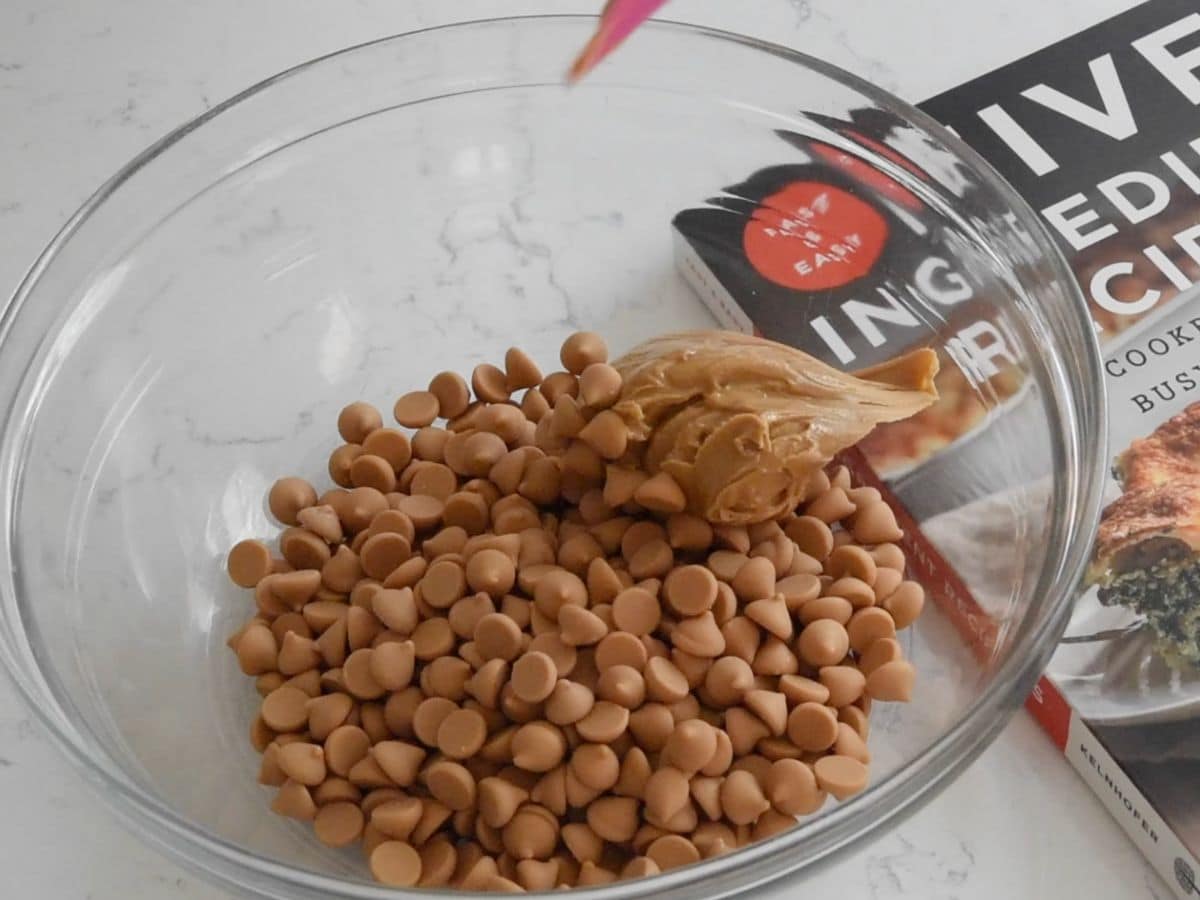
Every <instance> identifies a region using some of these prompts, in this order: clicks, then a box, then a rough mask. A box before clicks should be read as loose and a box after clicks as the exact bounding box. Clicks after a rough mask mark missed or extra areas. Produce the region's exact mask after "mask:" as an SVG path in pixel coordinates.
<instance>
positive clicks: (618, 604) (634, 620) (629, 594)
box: [589, 569, 711, 635]
mask: <svg viewBox="0 0 1200 900" xmlns="http://www.w3.org/2000/svg"><path fill="white" fill-rule="evenodd" d="M610 571H611V569H610ZM679 571H681V570H680V569H676V570H675V572H679ZM589 574H590V573H589ZM674 574H675V573H674V572H673V573H672V575H674ZM710 577H711V576H710ZM670 581H671V577H670V576H668V578H667V583H668V584H669V583H670ZM612 615H613V622H614V624H615V625H616V626H617V628H619V629H621V630H622V631H626V632H629V633H630V634H634V635H645V634H651V633H652V632H653V631H654V630H655V629H656V628H658V625H659V622H660V621H661V620H662V608H661V607H660V606H659V604H658V600H657V598H655V597H654V596H652V595H651V594H650V593H648V592H647V591H645V590H643V589H641V588H636V587H633V588H627V589H626V590H623V591H621V592H620V593H618V594H617V595H616V596H615V597H613V598H612Z"/></svg>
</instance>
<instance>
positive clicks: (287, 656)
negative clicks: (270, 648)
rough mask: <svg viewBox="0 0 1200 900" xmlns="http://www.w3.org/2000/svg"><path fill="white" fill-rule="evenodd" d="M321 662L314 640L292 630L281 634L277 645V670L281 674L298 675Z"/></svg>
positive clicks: (319, 652)
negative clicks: (281, 639) (281, 638)
mask: <svg viewBox="0 0 1200 900" xmlns="http://www.w3.org/2000/svg"><path fill="white" fill-rule="evenodd" d="M320 662H321V651H320V649H319V648H318V647H317V643H316V641H313V640H311V639H309V638H303V637H301V636H300V635H299V634H297V633H296V632H294V631H289V632H287V633H286V634H285V635H284V636H283V641H282V642H281V643H280V646H279V671H280V673H281V674H283V675H298V674H300V673H301V672H307V671H309V670H310V669H314V668H316V667H317V665H318V664H319V663H320Z"/></svg>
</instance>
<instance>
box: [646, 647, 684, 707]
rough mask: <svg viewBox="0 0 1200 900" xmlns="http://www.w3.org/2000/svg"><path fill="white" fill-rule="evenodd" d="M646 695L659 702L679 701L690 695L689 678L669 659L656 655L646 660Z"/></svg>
mask: <svg viewBox="0 0 1200 900" xmlns="http://www.w3.org/2000/svg"><path fill="white" fill-rule="evenodd" d="M644 674H645V681H646V696H647V697H648V698H649V699H651V700H653V701H655V702H658V703H677V702H678V701H680V700H682V699H684V698H685V697H686V696H687V695H688V689H689V686H688V679H687V677H686V676H685V675H684V674H683V672H681V671H680V669H679V667H678V666H677V665H676V664H675V663H674V662H672V661H671V660H669V659H666V658H665V657H661V656H655V657H653V658H650V659H648V660H646V664H645V669H644Z"/></svg>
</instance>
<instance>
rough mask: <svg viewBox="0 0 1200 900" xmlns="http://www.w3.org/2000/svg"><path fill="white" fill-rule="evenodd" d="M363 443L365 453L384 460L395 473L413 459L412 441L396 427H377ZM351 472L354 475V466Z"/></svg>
mask: <svg viewBox="0 0 1200 900" xmlns="http://www.w3.org/2000/svg"><path fill="white" fill-rule="evenodd" d="M361 443H362V448H363V453H364V454H368V455H370V456H371V457H375V458H379V459H382V460H384V461H385V462H386V463H387V464H388V466H390V467H391V469H392V472H393V473H397V472H400V471H401V470H402V469H403V468H404V467H405V466H407V465H408V463H409V461H410V460H411V459H412V455H413V451H412V443H411V442H410V441H409V439H408V435H406V434H405V433H404V432H403V431H398V430H396V429H395V428H377V429H375V430H374V431H372V432H371V433H370V434H369V435H367V436H366V437H365V438H364V439H363V440H362V442H361ZM351 474H352V475H353V467H351ZM393 481H394V479H393Z"/></svg>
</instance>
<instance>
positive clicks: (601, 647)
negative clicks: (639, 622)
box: [596, 631, 649, 672]
mask: <svg viewBox="0 0 1200 900" xmlns="http://www.w3.org/2000/svg"><path fill="white" fill-rule="evenodd" d="M648 657H649V654H648V653H647V652H646V645H645V644H643V643H642V642H641V641H640V640H639V639H638V637H637V636H636V635H634V634H630V633H629V632H625V631H615V632H613V633H612V634H609V635H607V636H606V637H604V639H603V640H601V641H600V643H599V644H597V645H596V668H597V669H599V671H601V672H603V671H604V670H605V669H607V668H609V667H611V666H631V667H632V668H634V669H637V670H638V671H641V670H642V669H644V668H645V666H646V661H647V659H648Z"/></svg>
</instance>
